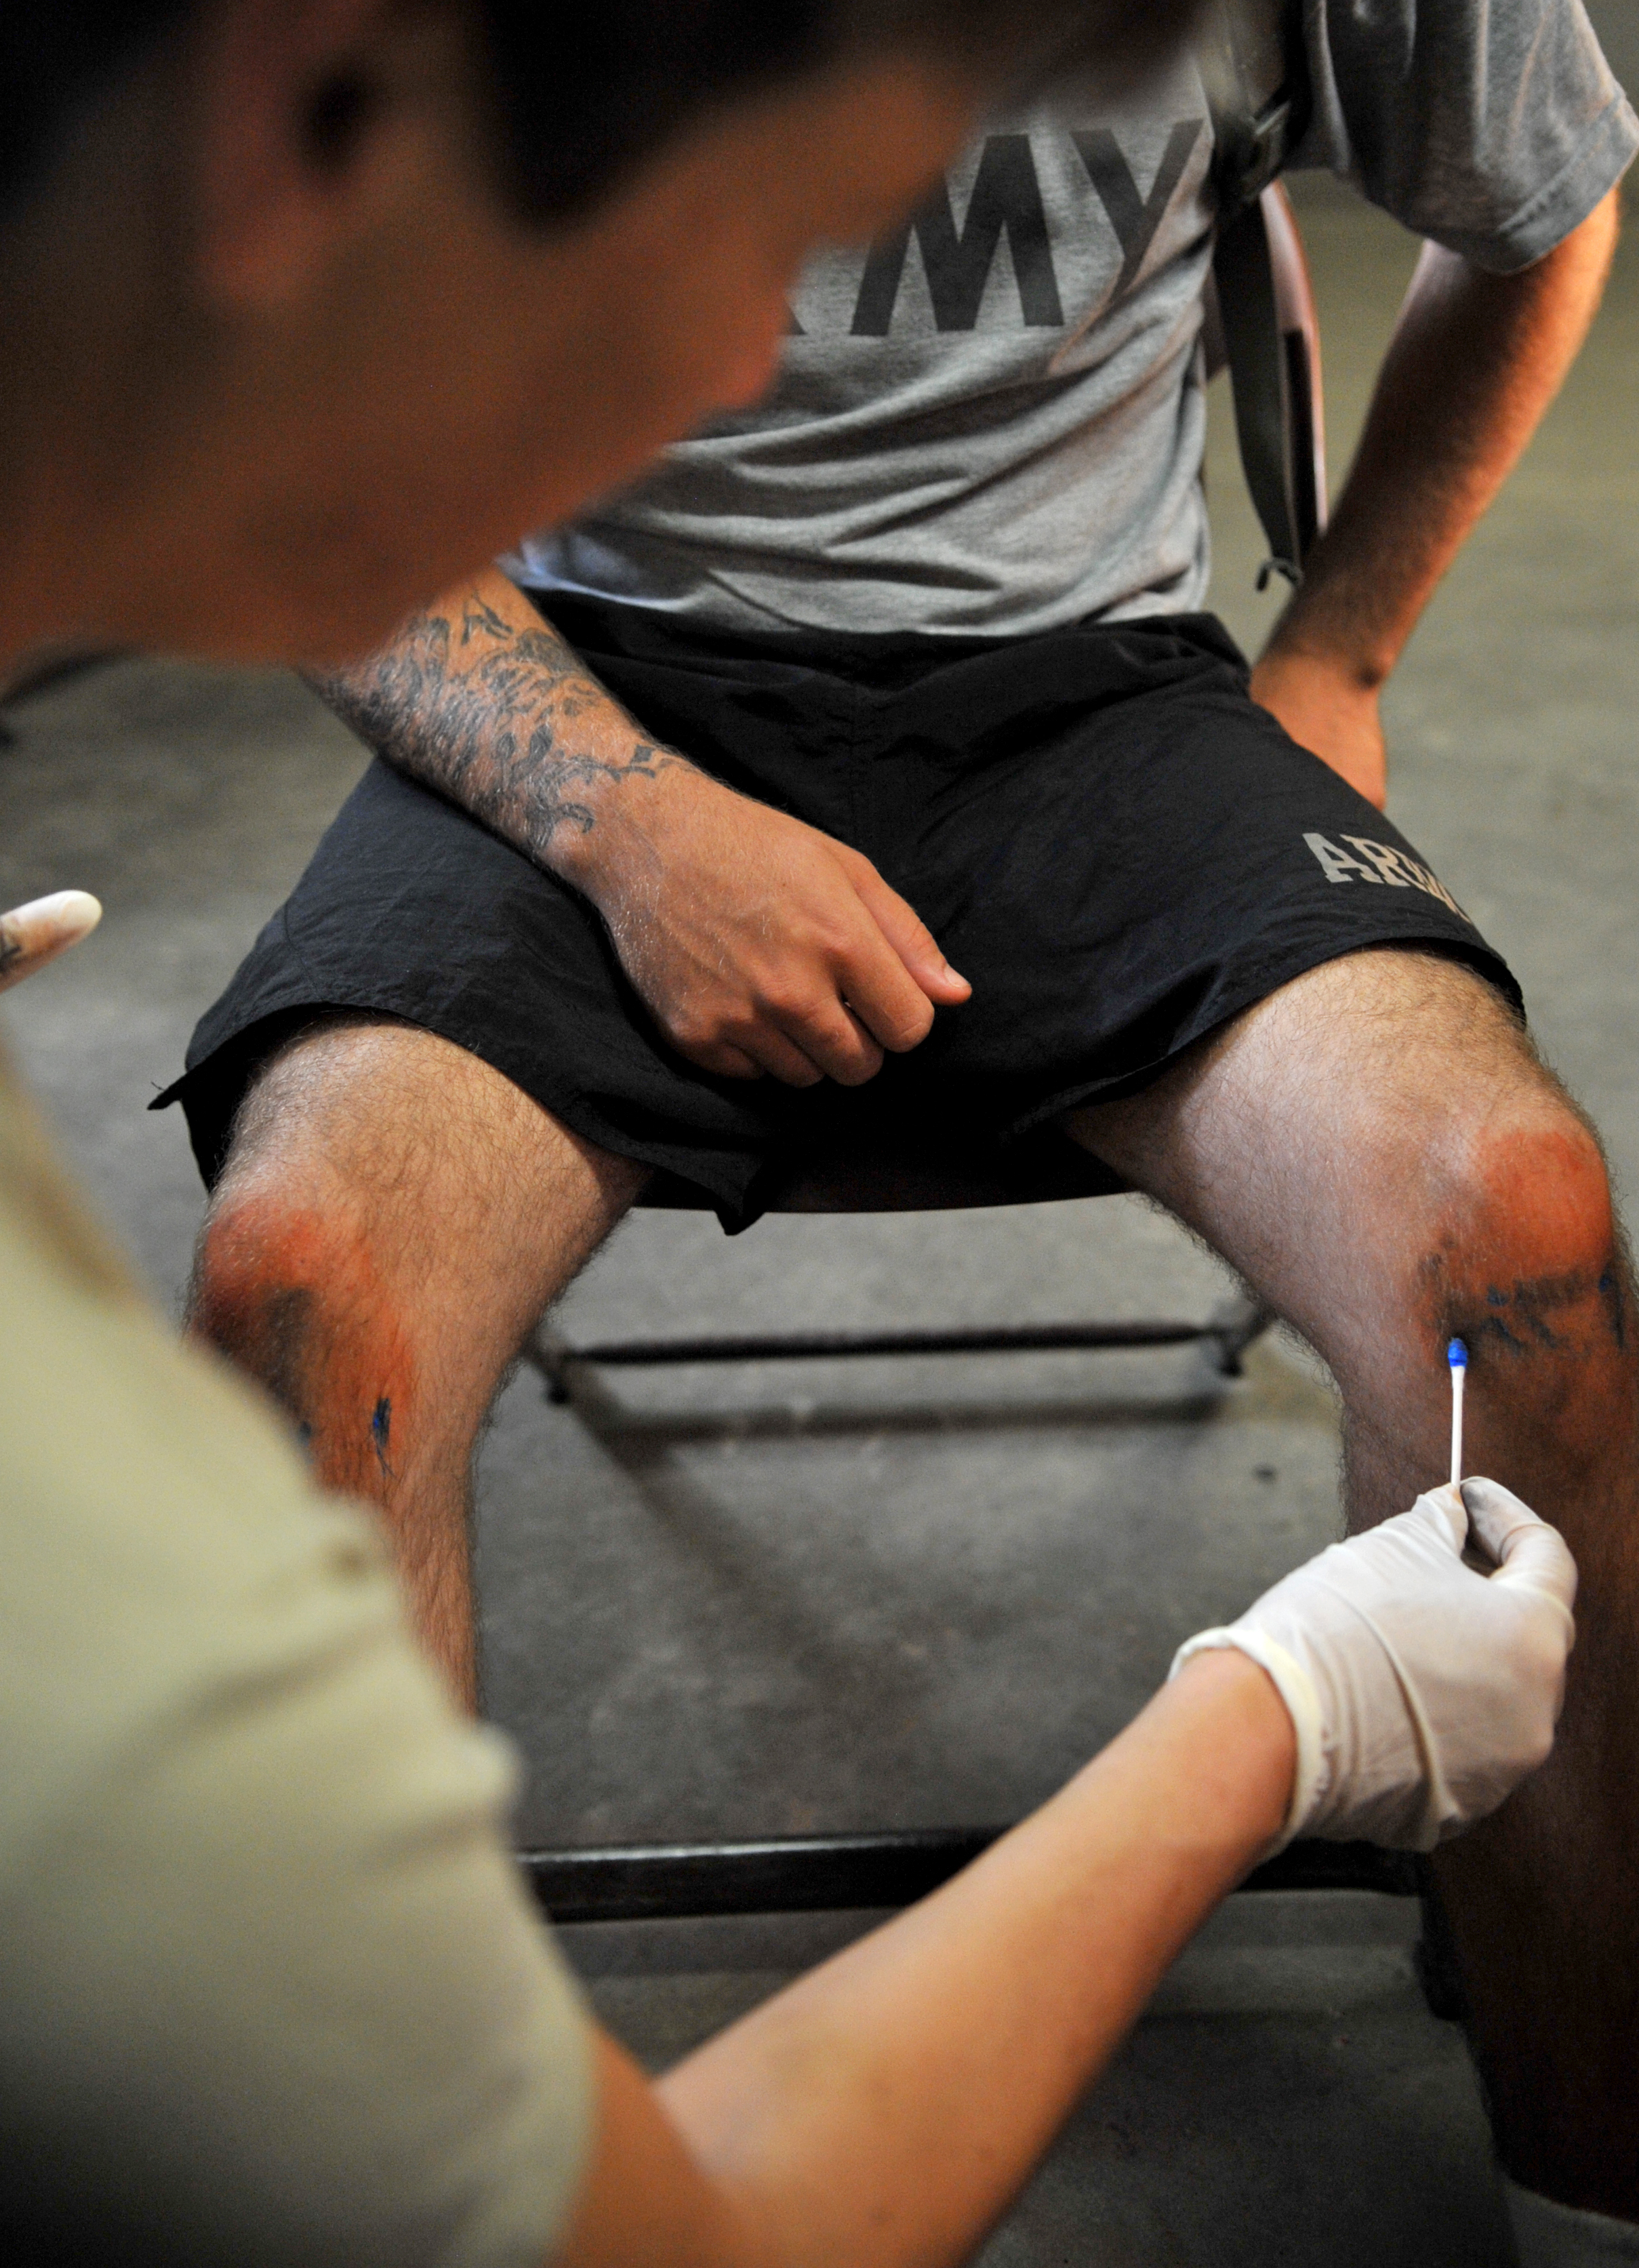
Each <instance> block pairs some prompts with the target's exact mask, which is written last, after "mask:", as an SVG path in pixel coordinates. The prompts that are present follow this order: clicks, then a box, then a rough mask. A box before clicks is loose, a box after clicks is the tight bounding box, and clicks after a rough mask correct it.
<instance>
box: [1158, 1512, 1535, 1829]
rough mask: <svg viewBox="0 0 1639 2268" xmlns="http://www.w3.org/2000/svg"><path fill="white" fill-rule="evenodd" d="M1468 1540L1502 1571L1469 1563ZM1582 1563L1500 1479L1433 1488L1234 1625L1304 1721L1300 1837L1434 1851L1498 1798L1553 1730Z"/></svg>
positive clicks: (1218, 1642) (1176, 1665)
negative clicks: (1477, 1568) (1359, 1840)
mask: <svg viewBox="0 0 1639 2268" xmlns="http://www.w3.org/2000/svg"><path fill="white" fill-rule="evenodd" d="M1465 1543H1474V1545H1476V1546H1477V1547H1478V1550H1479V1553H1480V1555H1481V1557H1484V1558H1485V1559H1486V1560H1488V1562H1490V1563H1491V1564H1492V1565H1493V1567H1494V1569H1495V1572H1490V1573H1488V1574H1481V1573H1479V1572H1475V1570H1474V1568H1473V1567H1471V1566H1468V1565H1465V1564H1464V1561H1463V1558H1462V1551H1463V1547H1464V1544H1465ZM1576 1595H1577V1569H1576V1565H1575V1563H1574V1562H1573V1560H1572V1558H1571V1556H1570V1553H1569V1551H1568V1550H1566V1548H1565V1544H1564V1543H1563V1541H1562V1538H1561V1537H1560V1535H1558V1534H1557V1532H1556V1531H1555V1530H1554V1528H1549V1527H1548V1526H1547V1525H1546V1523H1545V1522H1544V1521H1540V1520H1539V1519H1538V1518H1537V1515H1536V1514H1535V1513H1533V1512H1532V1510H1531V1509H1530V1507H1529V1506H1526V1505H1524V1504H1522V1503H1521V1502H1520V1500H1519V1499H1518V1497H1517V1496H1514V1495H1512V1494H1511V1493H1510V1491H1508V1490H1507V1489H1505V1488H1503V1487H1501V1486H1499V1484H1497V1483H1496V1481H1488V1480H1471V1481H1465V1482H1464V1483H1463V1484H1462V1494H1461V1497H1460V1498H1459V1495H1458V1492H1457V1491H1456V1490H1455V1489H1454V1488H1451V1487H1447V1488H1442V1489H1437V1490H1435V1491H1432V1492H1431V1493H1430V1494H1429V1495H1427V1496H1420V1497H1419V1498H1418V1499H1417V1501H1416V1502H1415V1504H1414V1505H1413V1506H1412V1508H1411V1510H1410V1511H1409V1512H1404V1513H1400V1515H1399V1517H1398V1518H1397V1519H1394V1520H1386V1521H1384V1523H1383V1525H1382V1526H1381V1527H1380V1528H1371V1529H1369V1530H1368V1531H1367V1532H1366V1533H1365V1534H1364V1535H1355V1536H1351V1537H1350V1538H1349V1542H1348V1543H1334V1545H1333V1546H1332V1547H1331V1549H1330V1550H1327V1551H1323V1552H1321V1553H1320V1555H1319V1557H1318V1558H1315V1559H1312V1560H1310V1561H1309V1562H1308V1564H1307V1565H1305V1566H1302V1567H1299V1568H1298V1569H1297V1571H1296V1572H1294V1573H1292V1574H1290V1575H1288V1576H1287V1577H1286V1578H1285V1579H1284V1580H1283V1581H1282V1582H1279V1583H1277V1584H1276V1585H1275V1587H1274V1589H1273V1590H1270V1591H1267V1592H1265V1594H1264V1595H1263V1597H1262V1598H1260V1600H1259V1601H1258V1602H1257V1603H1256V1605H1255V1606H1253V1607H1252V1608H1251V1609H1248V1611H1247V1612H1246V1614H1244V1615H1243V1616H1241V1618H1240V1620H1239V1621H1238V1622H1237V1623H1233V1624H1230V1625H1229V1626H1228V1627H1227V1628H1226V1629H1223V1630H1213V1631H1202V1632H1201V1634H1200V1636H1199V1637H1197V1638H1191V1639H1190V1640H1189V1641H1188V1643H1187V1645H1186V1646H1182V1647H1181V1648H1180V1651H1179V1653H1178V1657H1177V1659H1176V1661H1174V1662H1173V1665H1172V1668H1173V1673H1174V1675H1176V1673H1177V1671H1178V1670H1179V1669H1180V1668H1181V1667H1182V1665H1183V1664H1184V1662H1186V1661H1187V1660H1188V1659H1189V1658H1190V1656H1191V1655H1192V1654H1194V1653H1201V1652H1202V1651H1204V1650H1206V1649H1208V1648H1211V1647H1217V1646H1235V1647H1238V1649H1239V1650H1240V1651H1241V1652H1242V1653H1246V1654H1248V1655H1250V1656H1251V1658H1252V1660H1253V1661H1256V1662H1258V1663H1259V1664H1260V1666H1261V1667H1262V1668H1264V1669H1265V1670H1267V1671H1268V1675H1270V1677H1271V1678H1272V1679H1273V1680H1274V1682H1275V1685H1276V1687H1277V1688H1278V1690H1279V1691H1280V1694H1281V1697H1282V1699H1283V1701H1284V1702H1285V1704H1286V1705H1287V1708H1288V1709H1289V1710H1290V1712H1291V1717H1292V1722H1293V1724H1294V1726H1295V1727H1296V1728H1297V1773H1296V1776H1295V1780H1294V1785H1293V1791H1292V1803H1291V1808H1290V1812H1289V1814H1288V1815H1287V1820H1286V1825H1285V1828H1284V1830H1283V1833H1282V1836H1281V1837H1280V1842H1279V1844H1277V1845H1276V1846H1275V1847H1276V1848H1281V1847H1283V1845H1285V1844H1287V1843H1290V1841H1292V1839H1293V1838H1294V1837H1297V1836H1299V1835H1312V1836H1321V1837H1330V1838H1332V1839H1334V1840H1337V1841H1349V1840H1352V1839H1354V1838H1356V1837H1359V1838H1362V1839H1363V1840H1366V1841H1369V1842H1373V1843H1383V1844H1387V1845H1390V1847H1391V1848H1395V1849H1402V1850H1414V1851H1431V1850H1433V1848H1434V1846H1435V1845H1436V1844H1437V1843H1442V1842H1444V1841H1445V1839H1446V1838H1447V1837H1450V1836H1452V1835H1455V1834H1458V1833H1459V1832H1460V1830H1462V1829H1463V1828H1465V1827H1466V1826H1469V1825H1470V1824H1472V1823H1473V1822H1474V1820H1476V1819H1482V1818H1484V1816H1485V1815H1486V1814H1487V1813H1488V1812H1489V1811H1494V1810H1495V1809H1496V1807H1497V1805H1498V1804H1499V1803H1501V1802H1502V1800H1503V1798H1504V1796H1506V1795H1508V1794H1509V1793H1510V1791H1511V1790H1512V1789H1513V1788H1514V1787H1515V1786H1517V1785H1518V1782H1519V1781H1520V1780H1522V1779H1523V1778H1525V1775H1526V1774H1527V1773H1528V1772H1531V1771H1534V1770H1535V1769H1536V1767H1537V1766H1538V1765H1539V1764H1540V1763H1541V1762H1542V1760H1543V1758H1544V1757H1545V1756H1547V1752H1548V1749H1549V1748H1550V1747H1551V1746H1552V1744H1553V1739H1554V1725H1555V1723H1556V1722H1557V1720H1558V1718H1559V1712H1560V1704H1561V1701H1562V1698H1563V1695H1564V1687H1565V1661H1566V1657H1567V1655H1568V1654H1569V1652H1570V1648H1571V1643H1572V1640H1573V1638H1574V1637H1575V1634H1576V1626H1575V1624H1573V1622H1572V1620H1571V1611H1570V1610H1571V1607H1572V1605H1573V1603H1574V1602H1575V1599H1576Z"/></svg>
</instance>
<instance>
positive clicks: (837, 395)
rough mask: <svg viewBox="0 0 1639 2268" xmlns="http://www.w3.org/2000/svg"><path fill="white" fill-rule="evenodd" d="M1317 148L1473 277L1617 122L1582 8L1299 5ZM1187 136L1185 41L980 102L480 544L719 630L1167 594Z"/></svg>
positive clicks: (1195, 327)
mask: <svg viewBox="0 0 1639 2268" xmlns="http://www.w3.org/2000/svg"><path fill="white" fill-rule="evenodd" d="M1305 38H1306V41H1307V45H1308V49H1309V64H1310V72H1311V76H1312V82H1313V87H1314V97H1315V102H1314V114H1313V118H1312V122H1311V126H1310V129H1309V131H1308V133H1307V134H1306V136H1305V140H1304V144H1303V145H1302V147H1301V148H1300V149H1299V150H1298V151H1297V153H1296V157H1295V163H1296V164H1297V165H1298V166H1310V167H1330V168H1331V169H1333V170H1334V172H1336V173H1340V174H1341V175H1342V176H1344V177H1345V178H1346V179H1347V180H1350V181H1352V182H1353V183H1355V184H1356V187H1357V188H1359V189H1360V190H1361V191H1362V192H1363V194H1364V195H1366V196H1367V197H1369V198H1370V199H1371V201H1372V202H1373V203H1376V204H1378V205H1380V206H1382V207H1383V208H1384V209H1385V210H1387V211H1388V212H1390V213H1392V214H1393V216H1394V217H1395V218H1396V219H1398V220H1400V221H1401V222H1403V223H1404V224H1405V225H1406V226H1407V228H1409V229H1412V230H1414V231H1415V232H1417V233H1418V234H1419V235H1422V236H1425V237H1430V238H1432V239H1434V240H1435V241H1436V242H1437V243H1439V244H1443V245H1445V246H1447V247H1449V248H1450V249H1452V250H1453V251H1455V252H1459V253H1461V254H1464V255H1465V256H1466V257H1467V258H1469V259H1471V260H1473V261H1475V262H1476V263H1477V264H1478V265H1480V266H1481V267H1482V268H1486V269H1493V270H1496V271H1498V272H1506V271H1508V270H1510V269H1518V268H1523V267H1525V266H1527V265H1528V264H1529V263H1530V262H1531V261H1534V260H1538V259H1540V257H1541V256H1542V255H1543V254H1545V253H1547V252H1548V251H1550V250H1552V248H1553V247H1554V245H1555V244H1557V243H1559V242H1560V241H1561V239H1562V238H1564V237H1565V236H1567V235H1568V234H1569V232H1570V231H1571V230H1572V229H1573V228H1574V227H1576V226H1577V223H1578V222H1580V221H1581V220H1583V219H1584V218H1585V217H1586V216H1587V214H1588V213H1589V212H1590V211H1591V210H1592V208H1593V207H1594V205H1595V204H1597V203H1599V199H1600V198H1601V197H1602V196H1603V195H1605V194H1606V191H1607V190H1608V189H1609V188H1611V187H1612V185H1613V183H1614V182H1615V181H1616V180H1618V179H1619V178H1620V177H1621V173H1622V172H1623V170H1624V169H1625V167H1626V166H1628V162H1629V160H1630V159H1631V158H1632V157H1633V155H1634V152H1635V147H1639V124H1636V123H1635V117H1634V114H1633V112H1632V110H1631V109H1630V108H1629V107H1628V103H1627V101H1626V100H1625V99H1624V97H1623V95H1622V92H1621V89H1620V88H1619V87H1618V86H1617V85H1616V83H1615V81H1614V80H1613V77H1611V74H1610V71H1609V70H1608V69H1607V68H1606V63H1605V61H1604V58H1603V56H1602V55H1600V52H1599V45H1598V42H1597V41H1596V40H1595V38H1594V35H1593V32H1592V30H1591V26H1590V25H1589V23H1588V20H1587V18H1586V16H1585V14H1584V11H1583V8H1582V5H1581V0H1308V5H1307V8H1306V22H1305ZM1211 152H1212V136H1211V129H1210V127H1209V122H1208V116H1207V104H1206V98H1205V94H1204V92H1203V90H1202V85H1201V81H1200V77H1199V74H1198V72H1197V70H1196V69H1195V66H1194V63H1193V61H1192V60H1190V59H1189V58H1187V57H1186V58H1180V60H1179V62H1178V63H1176V64H1175V65H1174V66H1173V67H1172V70H1170V72H1168V73H1167V74H1165V75H1164V76H1163V77H1160V78H1158V80H1156V81H1155V82H1154V83H1152V84H1151V85H1150V87H1148V88H1147V89H1146V91H1145V92H1144V96H1143V100H1142V102H1136V101H1135V102H1132V103H1129V104H1128V106H1127V107H1125V108H1124V109H1120V110H1113V109H1109V108H1107V107H1100V105H1099V103H1098V101H1097V100H1096V99H1094V98H1092V97H1091V96H1089V97H1088V98H1086V99H1082V100H1077V99H1070V98H1069V97H1061V98H1059V99H1058V100H1057V101H1056V102H1055V104H1054V105H1053V106H1052V107H1046V108H1040V109H1036V110H1033V111H1031V112H1030V113H1028V114H1024V115H1021V116H1019V117H1018V118H1015V119H1011V120H1003V121H999V122H997V123H996V126H995V127H994V129H993V130H992V131H991V132H989V134H987V135H986V136H984V137H983V138H982V140H981V141H980V142H979V143H978V144H975V145H974V147H973V148H972V149H970V150H969V151H967V153H966V156H965V157H964V158H963V159H962V160H961V162H960V163H959V165H958V166H955V167H954V168H952V172H951V174H950V176H949V178H948V180H947V181H946V183H945V185H944V188H942V189H941V191H940V192H939V193H938V194H937V195H936V196H935V197H934V198H933V199H932V201H931V202H930V203H929V204H928V205H927V206H926V207H925V208H924V209H923V210H922V214H921V215H920V217H918V218H917V219H916V221H915V223H914V224H913V225H911V226H910V227H909V228H908V229H905V230H902V231H900V232H896V233H894V234H893V235H891V236H890V237H888V238H887V239H885V240H883V241H881V242H879V243H878V244H877V245H875V246H873V247H871V249H870V250H869V251H860V252H845V253H835V254H829V255H827V256H826V257H824V258H821V259H820V260H817V261H814V262H813V263H812V266H811V267H810V268H809V269H807V270H806V271H805V274H804V276H803V277H802V279H801V282H800V284H799V287H798V289H797V291H796V292H795V294H794V295H793V318H794V323H795V326H796V328H794V330H793V333H792V335H791V337H790V340H789V341H788V342H787V346H786V350H785V354H784V357H783V366H782V370H781V374H780V377H779V379H778V382H777V384H776V386H775V390H774V392H773V393H772V394H771V395H770V396H769V397H768V400H767V401H765V402H764V403H763V404H762V405H761V407H760V408H759V409H756V410H755V411H753V412H752V413H751V414H749V415H746V416H736V417H733V418H731V419H728V420H725V421H724V422H723V423H719V424H717V425H714V426H713V427H711V428H710V429H709V431H706V432H705V433H703V434H702V435H700V436H698V437H696V438H694V439H692V440H689V441H687V442H685V443H683V444H681V445H680V446H678V447H676V448H674V449H673V450H672V452H671V453H670V454H669V455H668V457H667V458H666V459H665V461H664V463H663V466H662V468H661V469H660V470H659V471H658V473H657V474H655V475H653V476H651V477H650V478H649V479H648V480H646V481H645V482H643V484H642V485H641V486H639V487H637V488H636V489H635V490H632V491H630V492H628V493H627V494H624V495H622V496H621V497H617V498H615V499H613V500H612V501H610V502H609V503H607V504H605V505H604V506H602V507H601V508H600V509H599V510H597V511H595V512H593V513H592V514H591V515H590V516H589V517H587V518H586V519H583V520H582V521H581V522H580V523H579V524H578V525H577V527H573V528H570V529H569V530H567V531H565V532H562V533H559V534H556V535H547V536H541V537H537V538H534V539H532V540H531V541H528V542H526V544H525V545H524V546H523V547H522V549H521V552H520V554H519V555H518V556H517V557H515V558H513V559H511V560H509V561H507V562H506V563H505V564H506V566H507V568H508V570H509V571H510V572H511V573H512V574H513V575H515V576H516V578H518V580H519V581H520V582H522V583H524V584H526V585H528V586H530V587H531V588H534V589H539V590H540V591H542V592H543V593H545V600H544V603H545V604H546V605H547V606H548V610H549V608H550V603H551V594H552V593H553V592H554V591H555V590H559V591H567V592H570V593H588V594H594V595H602V596H609V597H616V598H621V599H626V600H636V601H639V602H642V603H644V604H648V605H651V606H655V607H660V608H666V609H668V610H671V611H672V612H673V613H676V614H678V615H684V616H687V617H689V618H691V619H693V620H695V621H697V622H701V623H702V624H708V625H718V626H721V627H723V628H724V629H729V630H733V629H746V630H756V629H781V628H788V627H791V626H812V627H818V628H824V629H837V630H859V631H876V630H923V631H930V632H950V633H964V634H975V633H977V634H1009V635H1022V634H1025V633H1027V632H1030V631H1033V630H1044V629H1048V628H1051V627H1052V626H1054V625H1055V624H1058V623H1062V622H1073V621H1077V620H1079V619H1081V618H1084V617H1086V616H1089V615H1091V616H1099V615H1101V616H1105V617H1107V618H1117V617H1121V616H1123V615H1145V614H1156V613H1162V612H1171V611H1173V610H1178V609H1185V608H1195V607H1198V606H1200V605H1201V603H1202V600H1203V599H1204V597H1205V594H1206V588H1207V579H1208V567H1209V556H1208V537H1207V522H1206V512H1205V506H1204V502H1203V499H1202V489H1201V478H1200V474H1201V460H1202V444H1203V438H1204V431H1205V415H1206V413H1205V401H1204V389H1203V385H1202V368H1201V358H1200V356H1199V354H1198V351H1197V342H1198V339H1199V335H1200V327H1201V307H1202V284H1203V283H1204V280H1205V277H1206V275H1207V271H1208V267H1209V261H1210V257H1211V247H1212V226H1213V210H1212V203H1211V197H1210V191H1209V164H1210V159H1211Z"/></svg>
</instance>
